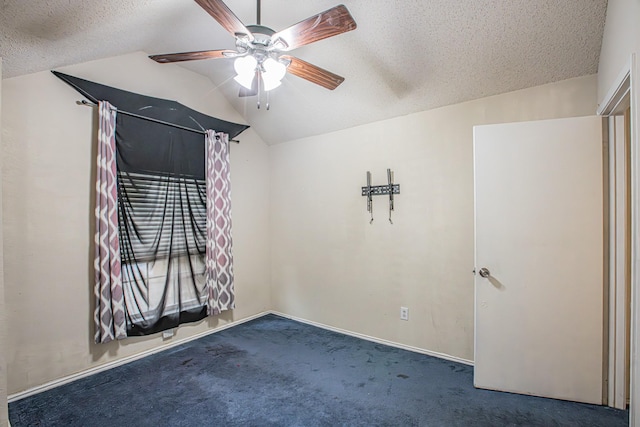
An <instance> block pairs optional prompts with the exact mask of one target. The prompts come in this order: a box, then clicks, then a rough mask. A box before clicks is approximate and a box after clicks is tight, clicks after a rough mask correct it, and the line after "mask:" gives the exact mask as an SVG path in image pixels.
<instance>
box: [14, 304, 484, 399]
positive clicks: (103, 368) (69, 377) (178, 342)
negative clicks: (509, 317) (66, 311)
mask: <svg viewBox="0 0 640 427" xmlns="http://www.w3.org/2000/svg"><path fill="white" fill-rule="evenodd" d="M267 314H275V315H276V316H280V317H284V318H286V319H291V320H295V321H296V322H300V323H305V324H307V325H311V326H316V327H318V328H322V329H326V330H329V331H333V332H338V333H340V334H344V335H349V336H352V337H355V338H360V339H363V340H366V341H371V342H375V343H378V344H383V345H388V346H390V347H396V348H400V349H403V350H408V351H412V352H414V353H420V354H426V355H428V356H433V357H437V358H439V359H445V360H450V361H452V362H457V363H462V364H465V365H469V366H473V361H471V360H467V359H462V358H460V357H456V356H451V355H448V354H444V353H438V352H436V351H430V350H426V349H423V348H419V347H413V346H410V345H405V344H400V343H397V342H393V341H387V340H384V339H380V338H375V337H371V336H369V335H364V334H360V333H358V332H352V331H348V330H346V329H341V328H336V327H333V326H328V325H325V324H322V323H318V322H313V321H310V320H306V319H302V318H299V317H295V316H290V315H288V314H284V313H280V312H278V311H273V310H269V311H263V312H261V313H258V314H254V315H253V316H249V317H245V318H244V319H241V320H237V321H235V322H229V323H227V324H225V325H223V326H220V327H219V328H216V329H211V330H207V331H204V332H201V333H199V334H195V335H192V336H190V337H186V338H183V339H180V340H176V341H173V342H171V343H168V344H166V345H162V346H159V347H156V348H152V349H150V350H146V351H143V352H140V353H138V354H134V355H131V356H127V357H123V358H122V359H118V360H114V361H111V362H107V363H104V364H102V365H99V366H95V367H93V368H89V369H86V370H84V371H80V372H77V373H74V374H71V375H67V376H65V377H62V378H58V379H56V380H53V381H49V382H47V383H45V384H42V385H39V386H36V387H32V388H30V389H27V390H25V391H21V392H18V393H14V394H11V395H9V396H7V401H8V402H9V403H11V402H15V401H17V400H20V399H24V398H25V397H29V396H33V395H35V394H38V393H42V392H43V391H47V390H51V389H53V388H56V387H59V386H61V385H64V384H68V383H70V382H73V381H76V380H79V379H81V378H85V377H88V376H91V375H94V374H97V373H99V372H104V371H106V370H109V369H112V368H116V367H118V366H122V365H126V364H127V363H131V362H133V361H136V360H139V359H142V358H144V357H147V356H151V355H152V354H156V353H159V352H161V351H164V350H168V349H170V348H173V347H177V346H179V345H181V344H186V343H188V342H190V341H194V340H197V339H198V338H202V337H204V336H207V335H211V334H215V333H216V332H220V331H223V330H225V329H228V328H231V327H233V326H237V325H240V324H242V323H245V322H249V321H251V320H254V319H257V318H259V317H262V316H265V315H267Z"/></svg>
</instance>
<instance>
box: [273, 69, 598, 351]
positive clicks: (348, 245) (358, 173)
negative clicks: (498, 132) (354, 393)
mask: <svg viewBox="0 0 640 427" xmlns="http://www.w3.org/2000/svg"><path fill="white" fill-rule="evenodd" d="M595 108H596V76H586V77H581V78H576V79H572V80H567V81H563V82H559V83H554V84H549V85H545V86H539V87H534V88H530V89H525V90H520V91H517V92H512V93H507V94H503V95H498V96H493V97H489V98H484V99H480V100H476V101H471V102H466V103H463V104H458V105H452V106H448V107H444V108H439V109H436V110H430V111H424V112H420V113H416V114H412V115H408V116H404V117H398V118H395V119H391V120H386V121H380V122H376V123H372V124H368V125H364V126H359V127H355V128H351V129H347V130H343V131H339V132H334V133H330V134H325V135H320V136H315V137H310V138H305V139H301V140H298V141H293V142H289V143H283V144H279V145H276V146H272V147H271V149H270V171H271V172H270V177H271V179H270V181H271V182H270V185H271V206H270V212H271V221H270V224H271V225H270V233H271V272H272V276H271V277H272V281H271V283H272V292H273V295H272V300H273V305H274V309H275V310H277V311H280V312H283V313H286V314H289V315H292V316H296V317H300V318H303V319H307V320H311V321H315V322H319V323H323V324H326V325H331V326H334V327H339V328H342V329H346V330H350V331H353V332H357V333H361V334H366V335H369V336H372V337H376V338H381V339H385V340H390V341H393V342H397V343H401V344H405V345H410V346H414V347H418V348H421V349H425V350H428V351H434V352H439V353H444V354H447V355H450V356H454V357H458V358H461V359H466V360H473V312H474V307H473V296H474V289H473V276H472V273H471V272H472V270H473V268H474V265H473V263H474V260H473V159H472V154H473V153H472V127H473V126H474V125H478V124H488V123H501V122H514V121H528V120H538V119H548V118H559V117H571V116H583V115H592V114H594V112H595ZM386 168H391V169H392V170H394V171H395V181H396V182H397V183H399V184H400V186H401V194H400V195H399V196H397V197H396V203H395V212H394V214H393V222H394V224H393V225H391V224H389V221H388V219H387V218H388V211H387V204H388V199H387V198H386V197H383V196H377V197H374V218H375V220H374V223H373V224H372V225H370V224H369V216H368V214H367V212H366V201H365V198H364V197H362V196H361V195H360V188H361V186H363V185H365V183H366V181H365V179H366V178H365V173H366V171H367V170H370V171H371V172H372V175H373V184H374V185H379V184H385V183H386ZM400 306H406V307H408V308H409V321H408V322H407V321H401V320H400V319H399V311H400Z"/></svg>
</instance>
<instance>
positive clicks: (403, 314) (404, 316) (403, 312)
mask: <svg viewBox="0 0 640 427" xmlns="http://www.w3.org/2000/svg"><path fill="white" fill-rule="evenodd" d="M400 320H409V309H408V308H407V307H400Z"/></svg>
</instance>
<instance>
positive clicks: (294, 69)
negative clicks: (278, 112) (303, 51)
mask: <svg viewBox="0 0 640 427" xmlns="http://www.w3.org/2000/svg"><path fill="white" fill-rule="evenodd" d="M195 2H196V3H198V4H199V5H200V7H202V8H203V9H204V10H205V11H206V12H207V13H209V15H211V16H212V17H213V18H214V19H215V20H216V21H218V23H220V25H222V27H224V29H225V30H227V31H228V32H229V33H231V34H232V35H233V36H234V37H235V38H236V50H225V49H221V50H205V51H196V52H182V53H170V54H164V55H150V56H149V58H151V59H153V60H154V61H156V62H159V63H170V62H181V61H193V60H198V59H217V58H235V62H234V69H235V71H236V73H237V75H236V77H235V78H234V79H235V80H236V81H237V82H238V83H239V84H241V85H242V86H243V88H241V90H240V96H252V95H258V94H259V93H260V92H261V91H265V92H268V91H270V90H272V89H274V88H276V87H278V86H279V85H280V84H281V80H282V79H283V78H284V76H285V74H286V73H287V71H288V72H289V73H291V74H293V75H295V76H298V77H301V78H303V79H305V80H308V81H310V82H312V83H315V84H317V85H320V86H322V87H325V88H327V89H330V90H333V89H335V88H336V87H338V86H339V85H340V84H341V83H342V82H343V81H344V77H341V76H339V75H337V74H334V73H332V72H330V71H327V70H325V69H322V68H320V67H318V66H315V65H313V64H310V63H308V62H306V61H303V60H302V59H299V58H296V57H294V56H290V55H288V54H286V53H287V52H289V51H291V50H293V49H295V48H298V47H300V46H304V45H307V44H310V43H313V42H316V41H319V40H322V39H325V38H328V37H333V36H337V35H338V34H342V33H345V32H347V31H351V30H355V29H356V26H357V25H356V22H355V21H354V19H353V17H352V16H351V14H350V13H349V11H348V10H347V8H346V7H345V6H344V5H339V6H336V7H333V8H331V9H328V10H326V11H324V12H321V13H319V14H317V15H314V16H312V17H310V18H307V19H305V20H304V21H301V22H298V23H297V24H295V25H292V26H291V27H289V28H287V29H285V30H282V31H278V32H275V31H274V30H272V29H271V28H268V27H265V26H263V25H261V24H260V0H257V24H256V25H247V26H245V25H244V24H243V23H242V22H241V21H240V20H239V19H238V17H236V15H235V14H234V13H233V12H232V11H231V9H229V7H228V6H227V5H226V4H225V3H224V2H223V1H222V0H195ZM259 105H260V104H258V108H260V107H259Z"/></svg>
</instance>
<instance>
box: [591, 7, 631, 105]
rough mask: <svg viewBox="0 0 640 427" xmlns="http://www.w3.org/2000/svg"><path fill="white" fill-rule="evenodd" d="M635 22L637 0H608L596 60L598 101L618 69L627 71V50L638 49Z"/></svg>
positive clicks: (606, 90)
mask: <svg viewBox="0 0 640 427" xmlns="http://www.w3.org/2000/svg"><path fill="white" fill-rule="evenodd" d="M639 22H640V0H609V3H608V5H607V20H606V22H605V26H604V35H603V38H602V49H601V51H600V63H599V64H598V103H601V102H603V100H604V97H605V95H607V92H608V91H609V90H610V89H611V88H612V86H613V85H614V84H616V83H617V82H616V79H617V78H618V76H619V75H620V73H621V72H623V71H628V66H629V59H630V57H631V53H632V52H637V53H640V25H638V23H639ZM625 67H626V70H625Z"/></svg>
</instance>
